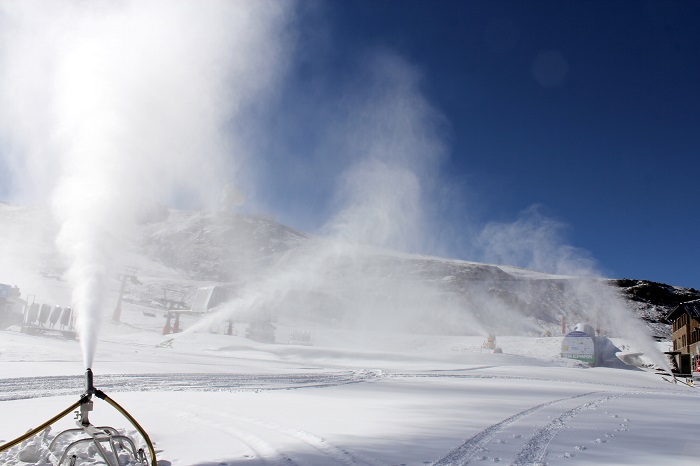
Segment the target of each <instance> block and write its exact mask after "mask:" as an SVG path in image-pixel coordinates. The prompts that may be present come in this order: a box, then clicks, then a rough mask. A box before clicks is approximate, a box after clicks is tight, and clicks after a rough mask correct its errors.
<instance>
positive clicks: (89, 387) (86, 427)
mask: <svg viewBox="0 0 700 466" xmlns="http://www.w3.org/2000/svg"><path fill="white" fill-rule="evenodd" d="M93 395H94V396H96V397H97V398H99V399H101V400H104V401H106V402H107V403H108V404H109V405H111V406H112V407H113V408H114V409H116V410H117V411H118V412H119V413H120V414H121V415H122V416H124V417H125V418H126V419H127V420H128V421H129V422H130V423H131V425H132V426H133V427H134V428H135V429H136V430H137V431H138V432H139V434H141V437H142V439H143V442H144V443H145V446H139V447H137V446H136V442H135V441H134V439H132V438H130V437H129V436H127V435H124V434H120V433H119V431H118V430H117V429H115V428H114V427H110V426H99V427H98V426H95V425H93V424H92V423H91V422H90V419H89V413H90V411H92V409H93V401H92V397H93ZM76 409H77V411H76V412H75V415H76V417H75V418H76V424H77V428H73V429H67V430H64V431H62V432H59V433H58V434H56V436H54V437H53V439H52V440H51V442H50V443H49V445H48V448H47V449H42V452H45V453H46V452H47V453H46V455H47V458H46V461H47V462H48V463H50V464H51V465H53V466H76V464H85V463H86V461H87V463H88V464H93V463H94V464H105V465H107V466H157V464H158V463H157V460H156V454H155V450H154V448H153V444H152V443H151V440H150V438H149V436H148V434H147V433H146V431H144V430H143V428H142V427H141V426H140V425H139V423H138V422H136V420H135V419H134V418H133V417H132V416H131V414H129V413H128V412H127V411H126V410H125V409H124V408H123V407H122V406H120V405H119V404H118V403H117V402H116V401H114V400H113V399H112V398H110V397H109V396H107V395H106V394H105V393H104V392H103V391H102V390H98V389H97V388H95V386H94V384H93V374H92V369H90V368H88V369H87V370H86V371H85V393H83V394H82V395H81V396H80V399H79V400H78V401H77V402H75V403H74V404H72V405H71V406H69V407H68V408H66V409H65V410H63V411H61V412H60V413H58V414H57V415H56V416H54V417H52V418H51V419H49V420H48V421H46V422H44V423H43V424H41V425H40V426H38V427H36V428H34V429H31V430H29V431H28V432H27V433H25V434H24V435H22V436H20V437H18V438H16V439H15V440H12V441H10V442H8V443H6V444H4V445H0V453H1V452H4V451H9V450H10V449H12V448H13V447H18V450H19V448H21V445H23V442H25V441H26V440H27V439H29V438H31V437H33V436H35V435H37V434H39V433H41V432H42V431H44V430H46V429H47V428H48V427H50V426H51V425H52V424H54V423H55V422H57V421H58V420H60V419H62V418H63V417H65V416H67V415H68V414H69V413H70V412H71V411H73V410H76ZM146 450H147V452H146ZM90 457H92V460H91V458H90ZM149 457H150V459H149ZM42 464H43V463H42Z"/></svg>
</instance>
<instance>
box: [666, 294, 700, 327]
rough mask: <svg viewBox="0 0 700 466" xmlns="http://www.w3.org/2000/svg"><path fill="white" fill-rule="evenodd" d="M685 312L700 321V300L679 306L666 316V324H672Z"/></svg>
mask: <svg viewBox="0 0 700 466" xmlns="http://www.w3.org/2000/svg"><path fill="white" fill-rule="evenodd" d="M684 312H685V313H686V314H688V315H689V316H690V317H692V318H694V319H698V320H700V299H695V300H693V301H686V302H684V303H681V304H679V305H678V306H676V307H675V308H674V309H673V310H672V311H671V312H669V313H668V314H666V317H665V318H664V320H666V322H668V323H671V322H673V321H674V320H676V319H677V318H678V317H679V316H680V315H681V314H682V313H684Z"/></svg>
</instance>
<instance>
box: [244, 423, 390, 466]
mask: <svg viewBox="0 0 700 466" xmlns="http://www.w3.org/2000/svg"><path fill="white" fill-rule="evenodd" d="M239 419H240V420H242V421H244V422H248V423H250V424H255V425H258V426H261V427H265V428H267V429H270V430H273V431H275V432H281V433H283V434H286V435H288V436H290V437H292V438H294V439H296V440H300V441H302V442H304V443H305V444H307V445H309V446H310V447H311V448H313V449H315V450H317V451H319V452H321V453H322V454H324V455H325V456H328V457H329V458H332V459H333V460H334V461H336V462H337V463H340V464H345V465H348V466H352V465H357V464H366V465H370V466H384V465H385V463H382V462H381V461H378V460H376V459H374V458H369V457H365V456H364V455H360V454H357V453H351V452H349V451H348V450H346V449H344V448H340V447H337V446H335V445H333V444H331V443H329V442H328V441H327V440H326V439H324V438H323V437H320V436H318V435H315V434H312V433H310V432H305V431H303V430H299V429H293V428H288V427H284V426H281V425H278V424H273V423H271V422H263V421H260V420H257V419H249V418H239Z"/></svg>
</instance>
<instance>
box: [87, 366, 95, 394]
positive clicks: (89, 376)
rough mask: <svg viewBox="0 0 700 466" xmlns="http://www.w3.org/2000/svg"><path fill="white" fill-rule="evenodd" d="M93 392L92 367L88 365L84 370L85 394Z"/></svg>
mask: <svg viewBox="0 0 700 466" xmlns="http://www.w3.org/2000/svg"><path fill="white" fill-rule="evenodd" d="M93 393H95V385H94V384H93V382H92V369H90V368H89V367H88V369H87V370H86V371H85V394H86V395H88V396H90V395H92V394H93Z"/></svg>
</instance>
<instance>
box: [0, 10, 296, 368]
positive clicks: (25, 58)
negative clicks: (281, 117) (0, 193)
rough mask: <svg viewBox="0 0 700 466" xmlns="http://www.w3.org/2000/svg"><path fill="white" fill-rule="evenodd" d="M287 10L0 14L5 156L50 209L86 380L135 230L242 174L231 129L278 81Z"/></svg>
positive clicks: (210, 199)
mask: <svg viewBox="0 0 700 466" xmlns="http://www.w3.org/2000/svg"><path fill="white" fill-rule="evenodd" d="M286 5H287V4H286V2H272V1H256V2H228V1H224V0H213V1H208V2H189V1H185V0H174V1H170V0H153V1H149V2H140V1H131V0H127V1H123V2H82V1H72V0H66V1H59V2H51V3H45V2H41V1H32V0H28V1H26V2H3V3H2V4H0V83H2V85H1V86H0V100H2V101H3V108H2V109H0V136H2V137H3V142H4V143H6V144H7V147H8V150H7V151H6V153H7V154H9V155H6V154H4V155H5V156H7V157H9V160H8V163H7V166H9V167H11V169H12V170H13V175H14V178H15V179H16V180H17V181H16V184H17V185H18V186H28V187H30V188H31V189H33V190H34V192H25V193H23V194H24V197H25V198H29V199H30V200H31V201H32V202H35V203H41V202H47V199H50V201H48V203H49V204H50V205H51V207H52V208H53V212H54V214H55V217H56V220H57V222H58V224H59V226H60V233H59V236H58V239H57V244H58V246H59V248H60V250H61V252H62V253H63V254H64V257H65V260H66V268H67V272H66V274H65V278H67V280H68V281H69V282H70V285H71V286H72V288H73V293H72V300H73V303H72V307H73V309H75V310H76V315H77V330H78V334H79V338H80V341H81V345H82V351H83V359H84V364H85V367H86V368H90V367H92V365H93V362H94V358H95V350H96V345H97V339H98V333H99V328H100V323H101V321H102V319H103V314H104V313H105V312H107V311H108V310H109V309H111V308H112V306H113V302H112V299H111V298H113V296H111V293H110V290H111V289H113V288H114V287H113V282H114V280H115V279H116V271H118V270H120V268H121V267H122V266H123V265H126V264H120V263H119V262H120V260H119V259H120V257H123V255H124V253H125V252H127V251H128V250H129V248H130V245H131V242H132V239H133V238H134V231H135V230H134V228H135V224H136V222H137V219H138V220H141V219H143V218H144V215H146V213H147V212H148V211H149V210H151V208H152V207H154V206H156V205H168V203H169V202H173V201H177V200H182V199H187V202H188V203H190V205H195V206H198V205H199V206H204V207H213V206H214V205H215V204H216V201H217V198H218V197H219V193H220V190H221V187H222V186H224V185H226V184H227V183H228V182H231V181H235V179H231V178H235V177H236V176H239V173H238V170H239V169H240V167H239V166H238V161H237V160H236V159H235V157H232V155H231V154H238V153H240V154H244V153H246V152H247V150H246V147H245V146H246V144H247V143H246V142H245V141H246V138H244V137H243V136H241V135H239V134H237V133H236V131H237V129H236V128H238V127H240V126H243V125H237V124H235V123H236V121H246V122H247V121H249V120H250V119H249V118H248V114H247V113H248V112H250V111H254V109H252V107H253V106H254V104H256V103H257V101H258V100H261V101H264V100H265V99H261V97H264V95H263V94H265V93H266V92H269V91H268V89H269V88H273V87H274V86H273V84H274V81H275V79H277V76H278V75H279V74H281V73H280V69H281V68H282V66H283V65H284V60H282V59H281V57H282V56H283V55H284V51H285V48H286V47H288V45H287V44H289V43H291V41H287V40H286V39H285V35H286V34H287V27H286V25H287V23H288V22H289V20H290V15H289V14H288V13H289V9H290V7H288V6H286ZM260 50H264V51H265V53H260V52H259V51H260ZM248 130H249V129H248ZM240 131H241V133H243V132H244V131H243V130H240ZM4 152H5V151H4ZM25 191H29V189H28V188H27V189H25Z"/></svg>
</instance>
